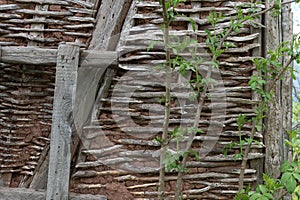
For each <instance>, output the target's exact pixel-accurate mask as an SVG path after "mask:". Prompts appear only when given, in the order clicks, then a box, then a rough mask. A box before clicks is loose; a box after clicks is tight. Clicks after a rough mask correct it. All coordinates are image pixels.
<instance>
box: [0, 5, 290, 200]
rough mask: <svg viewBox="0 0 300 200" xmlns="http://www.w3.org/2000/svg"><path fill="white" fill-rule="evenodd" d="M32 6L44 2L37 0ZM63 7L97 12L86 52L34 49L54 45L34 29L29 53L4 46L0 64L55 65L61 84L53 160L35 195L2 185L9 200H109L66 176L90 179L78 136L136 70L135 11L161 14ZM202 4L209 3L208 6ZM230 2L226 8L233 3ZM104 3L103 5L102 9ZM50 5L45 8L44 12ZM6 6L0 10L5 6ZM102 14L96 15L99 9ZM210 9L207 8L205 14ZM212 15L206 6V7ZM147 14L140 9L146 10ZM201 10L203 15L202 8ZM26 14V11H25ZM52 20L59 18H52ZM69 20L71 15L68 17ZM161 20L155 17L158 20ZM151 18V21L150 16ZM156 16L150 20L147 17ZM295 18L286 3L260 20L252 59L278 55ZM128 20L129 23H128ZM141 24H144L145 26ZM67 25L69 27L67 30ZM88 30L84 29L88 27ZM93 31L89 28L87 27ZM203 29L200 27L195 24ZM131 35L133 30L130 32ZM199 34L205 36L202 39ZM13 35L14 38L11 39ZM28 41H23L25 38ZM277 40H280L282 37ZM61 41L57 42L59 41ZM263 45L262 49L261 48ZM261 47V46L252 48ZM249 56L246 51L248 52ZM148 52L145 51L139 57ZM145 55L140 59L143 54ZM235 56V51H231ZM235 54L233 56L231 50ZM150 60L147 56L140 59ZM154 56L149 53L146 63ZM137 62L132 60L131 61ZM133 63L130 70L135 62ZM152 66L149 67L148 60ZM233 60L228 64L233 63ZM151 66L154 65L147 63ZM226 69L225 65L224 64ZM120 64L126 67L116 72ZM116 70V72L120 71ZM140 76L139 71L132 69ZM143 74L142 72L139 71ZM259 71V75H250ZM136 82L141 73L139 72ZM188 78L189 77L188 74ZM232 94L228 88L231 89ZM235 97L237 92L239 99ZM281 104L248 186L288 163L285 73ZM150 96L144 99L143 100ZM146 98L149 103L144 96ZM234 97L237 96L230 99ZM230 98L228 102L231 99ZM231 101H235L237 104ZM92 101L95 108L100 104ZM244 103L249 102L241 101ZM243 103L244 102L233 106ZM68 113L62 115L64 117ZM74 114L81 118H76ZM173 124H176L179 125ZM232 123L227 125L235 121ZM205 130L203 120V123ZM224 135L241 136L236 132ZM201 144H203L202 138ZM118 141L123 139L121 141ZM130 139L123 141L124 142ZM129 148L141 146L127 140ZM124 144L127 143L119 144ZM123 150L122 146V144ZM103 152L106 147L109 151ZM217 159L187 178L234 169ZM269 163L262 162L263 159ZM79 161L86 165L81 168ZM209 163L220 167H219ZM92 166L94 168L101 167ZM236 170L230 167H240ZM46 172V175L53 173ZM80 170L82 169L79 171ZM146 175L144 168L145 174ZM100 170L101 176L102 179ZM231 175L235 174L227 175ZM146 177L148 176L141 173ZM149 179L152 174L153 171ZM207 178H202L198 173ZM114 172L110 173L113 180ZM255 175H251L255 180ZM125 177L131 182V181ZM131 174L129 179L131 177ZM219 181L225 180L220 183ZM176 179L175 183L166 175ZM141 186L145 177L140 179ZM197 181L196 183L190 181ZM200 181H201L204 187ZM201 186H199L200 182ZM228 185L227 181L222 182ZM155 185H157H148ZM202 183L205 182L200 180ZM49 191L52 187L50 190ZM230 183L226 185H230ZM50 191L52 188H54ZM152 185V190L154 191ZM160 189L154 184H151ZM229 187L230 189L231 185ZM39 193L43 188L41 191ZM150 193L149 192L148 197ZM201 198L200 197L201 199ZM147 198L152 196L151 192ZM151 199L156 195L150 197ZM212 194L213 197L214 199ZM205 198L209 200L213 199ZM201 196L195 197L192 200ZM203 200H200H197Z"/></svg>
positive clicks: (36, 181)
mask: <svg viewBox="0 0 300 200" xmlns="http://www.w3.org/2000/svg"><path fill="white" fill-rule="evenodd" d="M30 1H32V0H28V1H27V0H18V2H30ZM32 2H37V3H38V4H39V2H40V1H37V0H34V1H32ZM45 2H52V0H49V1H48V0H47V1H45ZM58 2H59V3H61V4H66V3H65V2H63V1H58ZM66 2H73V3H74V2H75V3H77V4H78V5H83V6H85V7H86V8H89V9H91V10H94V11H89V10H88V9H83V10H82V12H86V13H87V12H88V13H93V14H94V19H93V18H84V20H87V21H88V22H91V23H92V22H96V25H95V29H94V32H93V34H89V33H78V34H77V35H81V36H82V37H87V36H90V37H91V41H90V44H89V46H88V47H86V49H83V48H82V47H83V43H84V42H82V41H81V39H76V41H75V42H62V43H59V44H58V46H57V48H56V49H53V48H47V47H42V48H41V47H37V43H38V42H40V41H44V40H50V39H44V40H41V39H37V38H38V36H39V34H38V32H35V31H32V33H31V35H30V37H29V36H28V37H27V36H26V37H27V38H26V39H28V40H30V39H32V38H33V39H32V41H31V42H29V45H28V47H21V46H17V47H16V46H5V45H6V44H7V43H1V42H0V45H1V44H2V46H0V62H1V63H8V64H18V65H19V64H20V65H21V64H22V65H39V66H41V67H47V66H53V65H55V66H56V82H55V91H54V97H55V98H54V103H53V117H52V129H51V141H50V154H49V155H50V156H49V157H48V156H47V155H48V150H49V147H48V148H47V149H46V150H45V151H44V154H43V157H44V159H43V160H44V161H43V163H42V164H41V165H40V166H39V168H38V169H37V173H36V174H35V175H34V176H33V178H32V179H33V181H32V185H31V189H24V188H14V189H13V188H6V187H0V196H1V197H5V199H7V200H15V199H37V200H39V199H41V200H42V199H47V200H50V199H51V200H52V199H53V200H58V199H74V200H84V199H86V200H96V199H100V200H105V199H106V197H105V196H101V195H84V194H77V193H76V194H75V193H69V189H70V188H69V187H70V182H72V181H70V177H69V176H66V175H70V176H71V175H73V177H71V178H74V179H76V178H84V177H85V176H87V175H89V172H91V171H92V170H91V171H87V172H85V171H84V170H82V171H80V170H81V169H82V168H84V167H86V168H88V167H90V166H88V164H89V163H87V162H86V163H85V162H83V160H84V159H83V158H82V157H81V156H82V155H79V154H81V152H89V151H88V150H84V149H83V147H82V145H81V141H80V137H79V136H81V135H82V134H84V132H85V131H86V130H84V129H95V127H94V126H87V127H84V126H85V125H89V124H91V123H93V122H95V121H97V120H99V119H98V116H99V115H100V114H101V110H100V108H103V107H104V103H103V102H105V101H107V99H105V98H106V97H107V96H108V95H109V89H110V87H111V86H112V85H113V84H114V79H115V78H116V77H117V74H118V73H120V72H119V71H122V70H128V69H129V70H130V69H133V68H134V67H135V66H136V65H135V59H136V57H134V56H132V58H131V56H128V57H126V51H127V50H128V49H129V50H130V48H131V47H130V46H128V45H127V43H130V42H134V41H135V39H136V40H139V38H135V35H132V36H131V35H130V34H131V32H132V33H138V32H139V31H141V30H142V29H139V27H138V26H137V27H134V20H133V18H134V17H135V20H141V19H142V18H143V15H142V14H141V15H138V14H137V13H136V10H137V9H141V8H142V7H143V6H145V7H147V6H148V7H151V8H156V7H157V5H154V4H152V3H151V2H150V3H148V4H147V3H146V4H147V5H143V2H138V1H135V0H118V1H116V0H115V1H107V0H104V1H102V2H101V1H99V0H89V1H81V0H68V1H66ZM203 2H206V3H207V2H208V3H212V2H214V0H207V1H200V0H193V1H192V3H191V5H192V7H193V8H195V9H196V10H197V9H200V8H201V6H202V5H203ZM270 2H271V1H266V2H265V3H266V5H269V4H270ZM204 4H205V3H204ZM228 4H229V3H228ZM100 5H101V6H100ZM46 7H47V6H44V8H45V9H48V8H46ZM0 8H1V7H0ZM44 8H43V5H40V6H37V7H36V10H37V12H39V13H40V14H41V15H43V9H44ZM96 9H99V10H98V12H97V14H96V15H95V13H96V12H95V10H96ZM204 9H205V8H204ZM206 9H207V8H206ZM141 10H142V9H141ZM200 10H201V9H200ZM22 12H28V11H26V10H25V11H24V10H23V11H22ZM51 14H52V15H55V14H57V13H51ZM65 14H67V15H70V13H65ZM153 16H154V17H155V19H154V20H156V18H158V17H157V16H156V15H153ZM191 16H192V17H195V18H197V17H198V18H199V17H200V16H201V15H200V14H199V13H197V12H196V11H195V12H194V11H193V13H192V14H191ZM147 17H149V16H147ZM150 17H151V16H150ZM71 19H75V20H83V19H78V18H71ZM290 19H291V12H290V6H289V5H285V6H284V7H283V12H282V15H281V16H280V17H279V19H274V18H273V17H271V16H269V15H265V16H263V17H262V18H261V19H259V20H261V22H263V24H264V25H265V26H266V28H265V29H263V30H259V29H255V28H251V30H250V34H251V35H250V36H249V37H246V40H249V41H250V40H251V41H253V43H254V45H252V44H251V45H252V46H251V45H249V48H250V49H253V51H252V54H253V56H265V55H266V52H267V51H268V50H270V49H274V48H275V46H276V45H277V44H278V42H277V41H284V40H287V39H289V38H290V34H289V33H290V32H292V31H291V29H292V24H291V20H290ZM35 20H41V21H43V20H44V19H43V16H40V18H36V19H35ZM124 21H125V23H123V22H124ZM141 21H142V20H141ZM68 26H70V25H66V27H68ZM86 26H87V25H86ZM89 26H91V25H90V23H89ZM199 26H201V24H199ZM197 27H198V25H197ZM32 28H33V29H34V30H40V29H42V28H44V26H42V25H41V24H35V25H33V27H32ZM187 29H188V30H187V31H191V30H192V26H191V24H188V25H187ZM130 30H131V32H130ZM149 30H150V31H155V30H154V29H153V27H151V26H149ZM68 34H70V35H76V33H68ZM201 34H202V33H200V35H201ZM11 35H12V34H11ZM22 37H23V35H22ZM278 38H279V39H278ZM56 42H57V41H56ZM257 44H261V47H260V48H257V47H259V45H257ZM255 45H256V46H255ZM244 51H245V52H248V51H249V49H247V47H246V48H244ZM142 53H145V52H142ZM142 53H141V54H142ZM229 53H230V52H229ZM231 53H235V52H234V50H233V52H231ZM143 56H145V55H142V56H141V57H143ZM147 56H149V55H146V57H147ZM130 59H132V60H130ZM247 59H249V58H246V57H245V60H242V61H241V62H242V63H244V62H247V61H248V60H247ZM131 62H132V63H133V64H132V63H131ZM145 62H147V61H145ZM230 62H231V61H229V59H228V63H230ZM237 62H239V61H233V62H232V63H237ZM282 62H283V63H284V62H286V60H285V59H284V60H283V61H282ZM149 63H151V61H149ZM225 65H226V63H225ZM117 66H119V67H120V68H122V69H121V70H120V68H117ZM145 66H146V67H145V71H146V70H147V65H145ZM118 70H119V71H118ZM134 70H137V71H138V70H141V69H134ZM142 70H144V68H143V69H142ZM253 73H255V71H254V72H253ZM137 76H138V74H137ZM187 76H191V74H188V75H187ZM229 90H230V89H229ZM234 92H235V91H233V93H234ZM275 94H276V99H275V101H274V102H272V103H270V105H269V107H270V112H269V113H267V114H268V118H267V120H266V124H267V129H266V130H265V132H264V133H257V135H256V136H257V137H258V138H260V139H261V138H263V142H264V144H265V147H266V148H265V149H264V150H263V152H262V149H261V148H257V149H255V150H254V151H255V152H254V153H253V158H252V160H251V161H250V163H249V167H250V169H248V171H247V173H248V176H249V178H248V179H247V180H248V181H249V182H254V183H259V182H261V180H259V179H256V177H255V175H258V174H262V173H263V172H268V173H269V174H270V175H273V176H275V177H276V176H279V173H280V168H279V166H280V163H281V162H282V161H283V160H284V159H288V150H287V149H286V148H285V147H284V143H283V141H284V139H285V138H286V137H287V134H286V130H289V129H290V127H291V105H292V104H291V77H290V74H288V73H287V74H286V75H285V76H284V78H283V80H280V81H278V84H277V87H276V89H275ZM145 95H147V94H145ZM146 98H148V97H146ZM251 98H252V99H251V100H249V101H247V103H248V104H249V105H253V104H254V103H253V102H255V101H256V100H257V96H256V95H255V94H253V95H252V96H251ZM232 99H233V98H232ZM232 99H231V100H232ZM233 100H234V99H233ZM95 102H97V103H96V104H95ZM244 102H245V101H244ZM234 103H238V104H240V103H241V102H233V103H232V104H234ZM62 111H63V112H62ZM74 116H76V117H74ZM174 121H176V120H174ZM227 121H229V122H228V123H229V124H230V123H232V122H230V120H227ZM203 123H204V124H205V123H206V122H205V121H203ZM226 136H230V137H233V136H236V135H234V132H232V133H231V132H230V134H228V135H226ZM201 140H202V139H201ZM120 141H121V140H119V142H120ZM124 141H125V140H124ZM127 142H136V141H133V140H132V141H129V140H127ZM120 143H121V144H122V141H121V142H120ZM122 145H123V144H122ZM104 150H105V149H104ZM264 156H265V158H263V157H264ZM213 159H216V160H209V159H208V160H202V161H201V162H199V163H191V164H192V165H194V166H196V167H197V168H196V169H197V170H198V171H200V172H199V173H197V174H193V175H189V176H186V179H187V180H188V178H189V177H192V178H194V179H195V180H196V179H198V178H200V179H201V178H206V177H204V176H206V175H208V176H211V177H213V178H214V177H217V176H221V173H222V171H214V172H208V173H205V171H201V170H203V168H213V167H216V166H217V167H220V168H221V167H224V166H225V164H226V163H230V162H231V161H232V160H230V159H228V160H226V159H224V160H223V162H224V163H225V164H224V165H222V162H220V160H218V158H215V157H213ZM263 159H264V161H263ZM81 161H82V162H81ZM212 161H217V162H216V163H217V164H214V163H213V162H212ZM74 163H75V164H76V163H79V164H78V166H79V170H78V171H74V172H72V171H71V170H72V164H74ZM92 164H97V163H96V162H94V163H92ZM235 166H236V164H234V165H233V167H235ZM48 167H49V170H48ZM253 169H255V170H253ZM76 170H77V169H76ZM141 170H143V169H141ZM229 171H230V170H229V169H228V170H227V171H226V173H224V174H223V175H224V177H223V178H224V180H225V179H226V178H228V177H230V178H228V179H230V180H229V182H230V181H232V182H234V181H236V180H235V178H232V177H234V176H231V175H232V174H234V175H236V174H238V171H235V170H234V169H233V170H232V171H230V172H229ZM92 172H93V173H94V174H97V173H98V175H99V174H101V173H100V172H96V171H92ZM104 172H108V173H111V174H112V175H114V173H115V174H117V175H123V176H120V177H117V178H119V179H120V180H121V181H126V178H127V179H128V180H129V181H131V180H130V178H136V179H138V178H139V177H134V176H131V175H128V174H126V173H123V172H120V171H119V172H118V171H104ZM104 172H103V175H105V174H104ZM227 172H228V174H230V176H229V175H228V174H227ZM142 173H144V171H142ZM151 173H152V172H151ZM201 173H203V174H201ZM111 174H110V175H111ZM252 175H253V176H252ZM126 176H127V177H126ZM129 176H130V178H128V177H129ZM221 178H222V177H221ZM149 179H151V181H155V180H156V179H154V178H153V177H149ZM169 179H170V180H173V179H174V177H172V176H171V177H169ZM141 180H142V178H141ZM192 180H193V179H192ZM200 182H201V181H200ZM200 182H199V183H200ZM225 183H227V182H226V181H225ZM150 184H153V183H150ZM201 184H203V182H201ZM204 184H208V186H207V187H205V188H204V189H203V188H202V189H199V190H198V191H196V190H195V191H192V192H195V193H197V192H199V193H201V194H202V192H205V190H210V189H211V188H214V187H215V188H217V186H214V185H213V184H211V183H208V182H205V183H204ZM46 185H48V187H47V189H46ZM146 185H147V184H140V185H137V187H144V186H146ZM225 185H226V184H225ZM49 186H50V187H49ZM92 186H93V187H102V185H95V184H94V185H92ZM152 186H153V185H152ZM153 187H155V186H153ZM230 187H232V185H230ZM38 189H41V190H38ZM227 192H228V193H230V195H231V194H233V193H234V192H235V191H233V190H230V191H227ZM134 193H135V194H136V195H137V196H139V195H140V196H141V195H143V194H144V193H142V192H139V191H137V192H134ZM145 194H146V192H145ZM201 194H200V195H201ZM146 195H147V194H146ZM149 195H152V194H150V193H149ZM209 195H210V194H209ZM209 195H207V197H208V198H212V196H209ZM195 196H197V195H195ZM198 197H199V196H198Z"/></svg>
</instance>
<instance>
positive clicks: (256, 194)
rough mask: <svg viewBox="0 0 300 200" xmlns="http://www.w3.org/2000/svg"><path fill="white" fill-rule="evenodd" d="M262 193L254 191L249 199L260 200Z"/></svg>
mask: <svg viewBox="0 0 300 200" xmlns="http://www.w3.org/2000/svg"><path fill="white" fill-rule="evenodd" d="M261 197H262V196H261V194H259V193H254V194H252V195H251V197H250V199H249V200H260V199H261Z"/></svg>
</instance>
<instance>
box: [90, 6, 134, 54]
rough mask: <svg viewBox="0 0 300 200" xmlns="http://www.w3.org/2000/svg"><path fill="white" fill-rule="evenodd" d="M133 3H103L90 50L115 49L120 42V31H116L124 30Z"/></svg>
mask: <svg viewBox="0 0 300 200" xmlns="http://www.w3.org/2000/svg"><path fill="white" fill-rule="evenodd" d="M131 2H132V0H119V1H117V2H112V1H102V5H101V7H100V10H99V12H98V16H97V25H96V29H95V31H94V34H93V37H92V40H91V43H90V47H89V48H90V49H103V50H114V49H115V47H116V45H117V42H118V41H119V35H118V32H119V31H116V30H120V29H121V28H122V24H123V21H124V19H125V17H126V15H127V12H128V9H129V7H130V5H131ZM116 32H117V33H116ZM114 34H115V36H114Z"/></svg>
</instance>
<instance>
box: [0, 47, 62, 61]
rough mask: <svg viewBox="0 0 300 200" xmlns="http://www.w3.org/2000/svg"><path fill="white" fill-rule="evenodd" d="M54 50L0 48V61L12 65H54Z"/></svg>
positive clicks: (55, 52)
mask: <svg viewBox="0 0 300 200" xmlns="http://www.w3.org/2000/svg"><path fill="white" fill-rule="evenodd" d="M56 54H57V50H56V49H42V48H37V47H1V58H0V61H1V62H4V63H12V64H36V65H53V64H56Z"/></svg>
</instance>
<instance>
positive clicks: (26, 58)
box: [0, 46, 118, 67]
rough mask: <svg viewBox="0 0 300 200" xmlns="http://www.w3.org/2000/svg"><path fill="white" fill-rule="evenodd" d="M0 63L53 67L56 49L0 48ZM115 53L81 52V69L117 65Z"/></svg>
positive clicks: (55, 59)
mask: <svg viewBox="0 0 300 200" xmlns="http://www.w3.org/2000/svg"><path fill="white" fill-rule="evenodd" d="M0 52H1V54H0V61H1V62H4V63H11V64H32V65H42V66H44V65H55V64H56V62H57V53H58V51H57V50H56V49H43V48H39V47H1V46H0ZM117 57H118V55H117V53H116V52H114V51H97V50H81V54H80V66H81V67H107V66H108V65H116V64H117Z"/></svg>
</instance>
